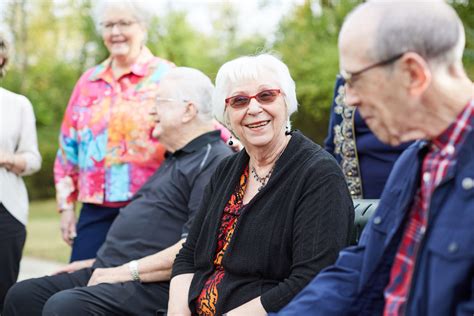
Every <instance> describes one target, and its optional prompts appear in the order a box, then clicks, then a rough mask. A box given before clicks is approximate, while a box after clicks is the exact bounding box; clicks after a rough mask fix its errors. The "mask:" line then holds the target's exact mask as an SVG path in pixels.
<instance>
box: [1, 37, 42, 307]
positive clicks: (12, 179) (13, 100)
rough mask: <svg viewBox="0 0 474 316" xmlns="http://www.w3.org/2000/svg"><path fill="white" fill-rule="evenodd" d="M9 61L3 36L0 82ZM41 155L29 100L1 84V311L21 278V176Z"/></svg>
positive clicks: (24, 214) (24, 201)
mask: <svg viewBox="0 0 474 316" xmlns="http://www.w3.org/2000/svg"><path fill="white" fill-rule="evenodd" d="M7 61H8V49H7V43H6V39H5V38H4V37H3V35H2V34H1V33H0V80H1V77H3V75H4V74H5V68H6V64H7ZM40 167H41V156H40V153H39V151H38V141H37V138H36V126H35V114H34V112H33V107H32V106H31V103H30V101H29V100H28V99H27V98H25V97H24V96H22V95H19V94H16V93H13V92H10V91H8V90H6V89H3V88H2V87H1V81H0V312H1V311H2V309H3V299H4V298H5V295H6V294H7V291H8V289H9V288H10V286H12V285H13V284H14V283H15V282H16V279H17V277H18V272H19V269H20V260H21V255H22V251H23V246H24V244H25V239H26V229H25V225H26V222H27V219H28V193H27V191H26V187H25V183H24V182H23V179H22V177H23V176H26V175H30V174H32V173H34V172H36V171H38V170H39V169H40Z"/></svg>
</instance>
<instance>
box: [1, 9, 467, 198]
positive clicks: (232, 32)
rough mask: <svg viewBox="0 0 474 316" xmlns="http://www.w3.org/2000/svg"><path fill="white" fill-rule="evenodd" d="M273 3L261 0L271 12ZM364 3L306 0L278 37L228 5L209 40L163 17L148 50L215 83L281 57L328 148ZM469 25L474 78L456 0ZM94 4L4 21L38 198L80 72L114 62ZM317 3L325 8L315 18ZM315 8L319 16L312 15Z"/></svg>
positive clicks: (11, 81) (24, 12) (304, 112)
mask: <svg viewBox="0 0 474 316" xmlns="http://www.w3.org/2000/svg"><path fill="white" fill-rule="evenodd" d="M268 2H269V0H265V1H264V0H260V5H261V6H265V5H266V3H268ZM360 2H361V1H358V0H319V1H318V0H306V1H304V2H303V3H301V4H298V5H294V6H293V8H292V9H291V10H290V11H288V12H286V14H285V16H284V18H283V19H282V20H281V22H280V24H279V26H278V29H277V30H276V32H275V34H269V35H267V36H265V37H264V36H262V35H258V34H252V35H248V36H246V37H242V36H240V34H238V33H237V32H238V20H237V19H236V15H237V12H238V8H237V7H236V6H235V5H233V4H232V3H230V2H223V4H222V6H219V9H218V12H215V13H216V15H217V17H218V18H217V19H216V21H215V22H214V25H213V27H214V28H213V29H214V31H213V32H212V33H211V34H204V33H201V32H199V31H198V30H196V29H195V28H194V27H193V25H191V24H190V23H189V22H188V21H187V19H186V13H185V12H180V11H170V12H169V14H167V15H166V16H165V17H164V18H161V19H159V18H156V19H155V21H154V22H153V26H152V27H151V28H150V31H149V40H148V44H147V46H148V47H149V48H150V49H151V50H152V52H153V53H155V54H156V55H157V56H160V57H163V58H166V59H169V60H171V61H173V62H174V63H175V64H177V65H181V66H189V67H195V68H198V69H201V70H203V71H204V72H205V73H206V74H207V75H209V77H211V78H214V77H215V74H216V72H217V70H218V68H219V66H220V65H222V64H223V63H224V62H225V61H227V60H229V59H231V58H234V57H236V56H239V55H243V54H255V53H258V52H262V51H272V52H275V53H277V54H278V55H280V56H281V58H282V59H283V61H284V62H285V63H286V64H287V65H288V67H289V68H290V71H291V73H292V76H293V78H294V79H295V81H296V87H297V95H298V100H299V103H300V108H299V111H298V113H297V114H296V115H295V116H294V117H293V123H294V126H295V127H296V128H299V129H301V130H302V131H303V132H304V133H305V134H306V135H308V136H309V137H311V138H312V139H313V140H315V141H316V142H319V143H322V141H323V139H324V137H325V136H326V132H327V125H328V113H329V106H330V104H331V99H332V89H333V84H334V79H335V75H336V73H337V71H338V57H337V34H338V32H339V29H340V26H341V24H342V22H343V19H344V16H345V15H346V14H347V12H349V11H350V10H351V9H352V8H353V7H354V6H355V5H357V4H358V3H360ZM450 2H451V3H452V4H453V6H454V7H455V9H456V10H457V11H458V13H459V15H460V16H461V18H462V19H463V23H464V25H465V28H466V35H467V36H466V38H467V47H466V52H465V56H464V64H465V66H466V69H467V71H468V74H469V75H470V77H471V78H473V77H474V1H466V0H456V1H450ZM91 3H92V0H62V1H52V0H8V3H7V4H6V10H4V15H3V16H2V17H1V18H2V19H3V21H5V23H6V24H7V25H8V26H9V28H10V30H11V34H12V37H13V43H14V54H13V55H12V57H13V60H12V62H11V66H10V69H9V72H8V73H7V76H6V77H5V79H3V81H1V82H0V85H1V86H3V87H5V88H6V89H9V90H12V91H14V92H17V93H20V94H23V95H25V96H27V97H28V98H29V99H30V100H31V102H32V103H33V105H34V109H35V114H36V118H37V128H38V138H39V146H40V151H41V154H42V156H43V168H42V170H41V171H40V172H39V173H37V174H35V175H34V176H32V177H28V178H27V185H28V190H29V194H30V198H31V199H44V198H50V197H53V196H54V184H53V177H52V165H53V161H54V157H55V154H56V150H57V135H58V131H59V126H60V123H61V120H62V116H63V113H64V110H65V107H66V104H67V102H68V99H69V96H70V93H71V91H72V89H73V87H74V84H75V82H76V80H77V79H78V78H79V76H80V74H81V73H82V72H84V71H85V70H86V69H87V68H88V67H91V66H93V65H95V64H97V63H99V62H100V61H102V60H103V59H105V58H106V56H107V51H106V50H105V48H104V46H103V45H102V41H101V39H100V37H99V36H98V35H97V34H96V32H95V27H94V24H93V22H92V19H91V14H90V13H91ZM315 4H317V5H318V6H317V7H318V8H319V9H320V10H318V11H317V12H314V11H315V10H314V7H315ZM312 8H313V10H312Z"/></svg>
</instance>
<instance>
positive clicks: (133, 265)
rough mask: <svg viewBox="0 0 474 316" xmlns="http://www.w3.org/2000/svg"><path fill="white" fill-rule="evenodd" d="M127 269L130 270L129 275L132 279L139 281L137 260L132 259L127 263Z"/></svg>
mask: <svg viewBox="0 0 474 316" xmlns="http://www.w3.org/2000/svg"><path fill="white" fill-rule="evenodd" d="M128 269H129V270H130V275H131V276H132V280H133V281H138V282H141V280H140V274H139V273H138V261H137V260H132V261H130V262H129V263H128Z"/></svg>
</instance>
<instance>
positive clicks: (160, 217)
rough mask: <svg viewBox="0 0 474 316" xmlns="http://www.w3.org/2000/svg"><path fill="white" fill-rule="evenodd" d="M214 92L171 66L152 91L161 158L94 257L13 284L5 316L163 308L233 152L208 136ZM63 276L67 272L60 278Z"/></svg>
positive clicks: (200, 78)
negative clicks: (214, 177)
mask: <svg viewBox="0 0 474 316" xmlns="http://www.w3.org/2000/svg"><path fill="white" fill-rule="evenodd" d="M212 90H213V86H212V83H211V81H210V80H209V78H208V77H206V76H205V75H204V74H203V73H201V72H200V71H198V70H195V69H191V68H184V67H180V68H175V69H173V70H171V71H170V73H169V74H167V75H166V76H165V78H164V79H163V81H162V83H161V84H160V87H159V89H158V96H157V102H156V110H155V111H154V112H153V113H151V114H152V115H153V118H154V120H155V121H156V125H155V128H154V130H153V136H155V137H156V138H157V139H158V140H159V141H160V143H161V144H163V145H164V146H165V148H166V149H167V156H166V160H165V161H164V163H163V165H162V166H161V167H160V168H159V169H158V170H157V171H156V173H155V174H154V175H153V176H152V177H151V178H150V179H149V180H148V181H147V183H146V184H145V185H144V186H143V187H142V188H141V189H140V190H139V191H138V192H137V193H136V194H135V196H134V198H133V200H132V202H131V203H130V204H129V205H128V206H127V207H125V208H123V209H122V210H121V211H120V214H119V216H118V217H117V219H116V220H115V222H114V223H113V225H112V227H111V228H110V231H109V233H108V235H107V239H106V241H105V243H104V245H103V246H102V247H101V248H100V250H99V252H98V254H97V257H96V258H95V259H92V260H85V261H80V262H74V263H72V264H70V265H68V266H67V267H66V268H65V269H63V271H62V273H59V274H56V275H53V276H46V277H42V278H38V279H30V280H26V281H23V282H20V283H18V284H16V285H15V286H14V287H13V288H11V289H10V291H9V292H8V294H7V298H6V303H5V309H4V312H3V315H4V316H9V315H29V316H31V315H41V314H43V315H68V316H73V315H88V314H95V315H96V314H100V315H109V314H113V315H123V314H128V315H130V314H131V315H148V314H153V313H154V312H155V311H156V310H158V309H166V305H167V302H168V288H169V279H170V275H171V267H172V264H173V261H174V258H175V257H176V254H177V253H178V251H179V249H180V248H181V244H182V243H183V241H184V240H185V238H186V236H187V233H188V230H189V228H190V225H191V222H192V219H193V215H194V213H195V212H196V210H197V208H198V207H199V204H200V202H201V198H202V195H203V191H204V187H205V185H206V184H207V182H208V181H209V179H210V176H211V174H212V173H213V171H214V170H215V168H216V167H217V165H218V164H219V162H220V161H221V160H222V159H223V158H224V157H226V156H228V155H229V154H230V153H231V150H230V148H228V147H227V146H226V145H225V144H224V143H223V142H222V141H221V139H220V132H219V131H215V130H214V125H213V121H212V116H211V106H210V103H211V95H212ZM66 272H68V273H66Z"/></svg>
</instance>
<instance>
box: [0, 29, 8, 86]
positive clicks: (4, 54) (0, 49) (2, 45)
mask: <svg viewBox="0 0 474 316" xmlns="http://www.w3.org/2000/svg"><path fill="white" fill-rule="evenodd" d="M0 58H3V61H2V63H1V64H0V78H2V77H3V76H5V73H6V71H7V64H8V60H9V59H10V54H9V44H8V41H7V39H6V36H5V34H3V33H2V32H0Z"/></svg>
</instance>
